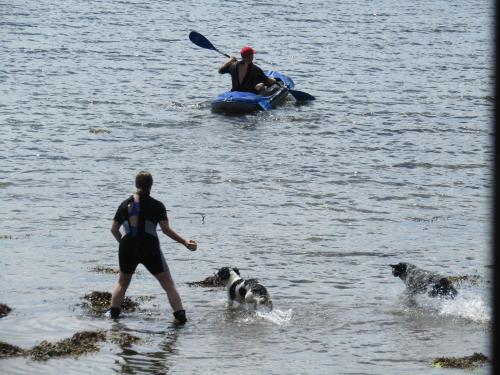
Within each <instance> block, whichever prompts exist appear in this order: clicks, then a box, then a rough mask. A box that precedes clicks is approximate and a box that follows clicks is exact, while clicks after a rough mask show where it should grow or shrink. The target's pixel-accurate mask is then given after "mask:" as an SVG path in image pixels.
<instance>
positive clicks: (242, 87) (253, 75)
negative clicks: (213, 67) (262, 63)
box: [220, 61, 267, 94]
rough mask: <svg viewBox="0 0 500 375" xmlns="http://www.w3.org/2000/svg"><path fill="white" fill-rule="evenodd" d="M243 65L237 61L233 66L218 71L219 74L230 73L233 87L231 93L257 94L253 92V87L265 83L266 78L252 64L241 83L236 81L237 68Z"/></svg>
mask: <svg viewBox="0 0 500 375" xmlns="http://www.w3.org/2000/svg"><path fill="white" fill-rule="evenodd" d="M240 64H243V61H238V62H236V63H234V64H231V65H229V66H228V67H226V68H225V69H222V70H220V73H221V74H224V73H230V74H231V79H232V84H233V87H232V88H231V91H243V92H253V93H254V94H257V91H256V90H255V85H257V84H258V83H261V82H266V81H267V76H266V75H265V74H264V72H263V71H262V69H261V68H259V67H258V66H257V65H254V64H253V63H250V65H249V66H248V71H247V74H246V75H245V78H243V82H241V83H240V82H239V81H238V67H239V66H240Z"/></svg>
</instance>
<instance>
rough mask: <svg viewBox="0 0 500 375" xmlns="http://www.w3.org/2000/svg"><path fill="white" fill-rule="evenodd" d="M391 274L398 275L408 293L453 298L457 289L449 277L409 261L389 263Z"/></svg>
mask: <svg viewBox="0 0 500 375" xmlns="http://www.w3.org/2000/svg"><path fill="white" fill-rule="evenodd" d="M390 266H391V267H392V275H393V276H394V277H399V278H400V279H401V280H403V282H404V283H405V285H406V289H407V290H408V292H409V293H410V294H419V293H426V292H427V294H428V295H429V297H442V298H455V296H456V295H457V293H458V292H457V290H456V289H455V288H454V287H453V285H452V283H451V282H450V280H449V278H448V277H446V276H443V275H439V274H437V273H435V272H431V271H427V270H424V269H421V268H419V267H417V266H415V265H413V264H411V263H405V262H401V263H398V264H390Z"/></svg>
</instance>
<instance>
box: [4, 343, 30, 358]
mask: <svg viewBox="0 0 500 375" xmlns="http://www.w3.org/2000/svg"><path fill="white" fill-rule="evenodd" d="M22 355H26V351H25V350H24V349H22V348H20V347H19V346H15V345H11V344H8V343H6V342H3V341H0V358H8V357H18V356H22Z"/></svg>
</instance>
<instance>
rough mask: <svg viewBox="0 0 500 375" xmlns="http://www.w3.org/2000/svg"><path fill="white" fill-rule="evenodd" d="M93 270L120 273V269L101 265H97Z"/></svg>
mask: <svg viewBox="0 0 500 375" xmlns="http://www.w3.org/2000/svg"><path fill="white" fill-rule="evenodd" d="M91 271H93V272H97V273H109V274H118V273H120V270H118V269H116V268H112V267H101V266H96V267H94V268H92V269H91Z"/></svg>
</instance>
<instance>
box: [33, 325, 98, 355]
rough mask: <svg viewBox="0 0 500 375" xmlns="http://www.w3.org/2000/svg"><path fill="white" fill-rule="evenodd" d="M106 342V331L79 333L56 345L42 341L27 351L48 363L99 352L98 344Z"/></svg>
mask: <svg viewBox="0 0 500 375" xmlns="http://www.w3.org/2000/svg"><path fill="white" fill-rule="evenodd" d="M104 340H106V333H105V332H104V331H83V332H77V333H75V334H74V335H73V336H71V337H70V338H68V339H64V340H61V341H57V342H55V343H51V342H47V341H42V342H41V343H40V344H38V345H36V346H34V347H33V348H32V349H31V350H29V351H27V354H28V355H29V356H30V357H31V358H32V359H34V360H37V361H46V360H47V359H49V358H53V357H64V356H74V357H79V356H81V355H82V354H85V353H91V352H97V351H99V347H98V346H97V343H99V342H102V341H104Z"/></svg>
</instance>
